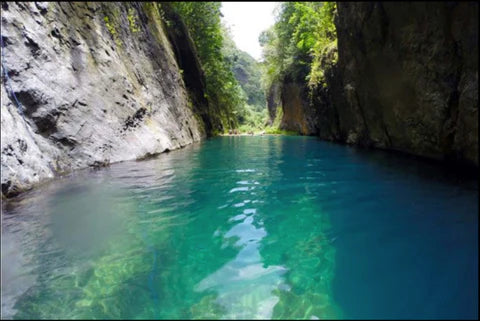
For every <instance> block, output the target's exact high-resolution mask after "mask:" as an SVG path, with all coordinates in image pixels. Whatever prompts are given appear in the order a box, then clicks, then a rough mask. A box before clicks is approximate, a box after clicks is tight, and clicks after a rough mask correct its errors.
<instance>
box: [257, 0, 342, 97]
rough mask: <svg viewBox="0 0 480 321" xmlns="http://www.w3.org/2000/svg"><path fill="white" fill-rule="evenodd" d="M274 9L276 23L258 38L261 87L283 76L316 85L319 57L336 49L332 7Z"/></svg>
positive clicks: (287, 5) (284, 5)
mask: <svg viewBox="0 0 480 321" xmlns="http://www.w3.org/2000/svg"><path fill="white" fill-rule="evenodd" d="M278 9H279V10H278V12H277V16H276V23H275V24H274V25H273V26H272V27H271V28H270V29H268V30H266V31H264V32H263V33H262V34H261V35H260V38H259V41H260V44H261V45H262V47H263V55H264V60H265V62H264V77H263V85H264V88H265V89H268V88H269V87H270V86H271V84H272V83H273V82H275V81H279V82H281V81H283V80H284V79H285V77H290V78H291V79H292V80H297V81H303V80H306V81H309V83H310V85H316V84H317V83H318V82H320V81H321V80H322V75H323V72H322V66H321V57H322V56H323V55H324V52H325V50H328V49H329V48H333V47H336V32H335V25H334V23H333V16H334V13H335V10H336V4H335V2H284V3H282V4H281V5H280V7H279V8H278Z"/></svg>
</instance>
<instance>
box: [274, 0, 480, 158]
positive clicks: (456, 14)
mask: <svg viewBox="0 0 480 321" xmlns="http://www.w3.org/2000/svg"><path fill="white" fill-rule="evenodd" d="M335 25H336V29H337V37H338V62H337V63H336V64H335V65H334V66H328V68H327V69H326V70H325V82H326V86H325V87H324V88H322V87H320V88H317V89H316V90H314V91H313V92H312V93H311V96H310V97H309V95H308V88H307V85H306V83H305V82H299V81H298V80H297V81H295V82H294V83H292V82H291V81H288V80H286V81H285V82H284V83H282V84H281V86H282V94H281V97H282V102H281V103H282V105H283V112H284V118H283V121H282V126H283V128H284V129H290V130H296V131H298V132H300V133H302V134H306V135H319V136H320V137H321V138H323V139H327V140H333V141H340V142H346V143H349V144H357V145H362V146H370V147H376V148H383V149H389V150H397V151H402V152H406V153H411V154H415V155H420V156H425V157H429V158H435V159H442V160H453V161H461V162H464V163H469V164H473V165H476V166H478V4H476V3H474V2H458V3H457V2H442V3H432V2H424V3H422V2H414V3H408V2H404V3H403V2H402V3H395V2H392V3H390V2H375V3H373V2H372V3H348V2H339V3H337V16H336V18H335Z"/></svg>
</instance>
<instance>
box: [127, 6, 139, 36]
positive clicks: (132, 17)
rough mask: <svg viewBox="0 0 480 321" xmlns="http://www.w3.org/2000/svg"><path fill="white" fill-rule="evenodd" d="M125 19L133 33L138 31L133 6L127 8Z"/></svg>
mask: <svg viewBox="0 0 480 321" xmlns="http://www.w3.org/2000/svg"><path fill="white" fill-rule="evenodd" d="M127 19H128V26H129V27H130V31H131V32H133V33H135V32H139V31H140V28H139V27H138V25H137V15H136V14H135V10H133V8H129V9H128V14H127Z"/></svg>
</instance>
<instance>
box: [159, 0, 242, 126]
mask: <svg viewBox="0 0 480 321" xmlns="http://www.w3.org/2000/svg"><path fill="white" fill-rule="evenodd" d="M162 5H167V4H166V3H164V4H162ZM168 5H171V7H172V8H173V9H174V10H175V12H176V13H178V14H179V16H180V17H181V18H182V20H183V21H184V22H185V24H186V26H187V28H188V30H189V32H190V35H191V36H192V39H193V41H194V43H195V47H196V49H197V53H198V56H199V59H200V62H201V64H202V67H203V71H204V72H205V78H206V93H205V97H206V98H207V100H208V103H209V108H210V109H211V113H210V115H211V116H212V117H215V118H217V119H213V121H212V123H214V124H217V127H216V128H215V129H214V130H215V131H217V132H222V131H224V130H228V129H233V128H236V127H237V126H238V119H237V116H236V115H237V114H238V109H239V107H240V106H242V105H244V104H245V97H244V95H242V89H241V87H240V85H239V84H238V82H237V80H236V79H235V76H234V74H233V72H232V64H231V62H230V61H229V60H228V59H226V57H225V55H224V52H223V48H224V32H223V29H222V24H221V21H220V6H221V4H220V2H171V3H169V4H168Z"/></svg>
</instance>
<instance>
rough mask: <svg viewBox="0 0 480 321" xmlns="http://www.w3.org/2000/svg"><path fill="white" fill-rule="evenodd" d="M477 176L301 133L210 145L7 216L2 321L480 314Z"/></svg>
mask: <svg viewBox="0 0 480 321" xmlns="http://www.w3.org/2000/svg"><path fill="white" fill-rule="evenodd" d="M477 243H478V182H477V181H476V180H469V179H467V178H466V177H460V176H458V175H456V174H451V173H450V172H449V171H448V170H446V169H444V168H442V167H440V166H438V165H437V164H434V163H430V162H425V161H421V160H418V159H414V158H411V157H404V156H401V155H394V154H389V153H385V152H381V151H365V150H359V149H355V148H352V147H346V146H341V145H336V144H332V143H327V142H321V141H319V140H317V139H315V138H311V137H272V136H265V137H219V138H214V139H211V140H208V141H206V142H203V143H200V144H195V145H192V146H188V147H186V148H184V149H182V150H179V151H174V152H170V153H168V154H162V155H160V156H159V157H158V158H156V159H152V160H147V161H142V162H124V163H119V164H114V165H112V166H111V167H109V168H105V169H101V170H83V171H78V172H76V173H74V174H72V175H69V176H68V177H65V178H62V179H59V180H56V181H54V182H52V183H49V184H46V185H45V186H43V187H41V188H38V189H36V190H34V191H32V192H29V193H26V194H24V195H23V196H21V197H20V198H18V199H17V200H15V201H14V202H9V203H8V204H7V205H5V206H4V208H3V214H2V315H3V318H13V319H30V318H32V319H33V318H77V319H78V318H86V319H98V318H107V319H108V318H110V319H112V318H115V319H116V318H121V319H165V318H173V319H179V318H182V319H186V318H187V319H192V318H194V319H198V318H202V319H205V318H214V319H222V318H223V319H225V318H229V319H231V318H236V319H246V318H258V319H265V318H274V319H277V318H282V319H317V318H319V319H322V318H477V317H478V303H477V301H478V272H477V270H478V245H477Z"/></svg>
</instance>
